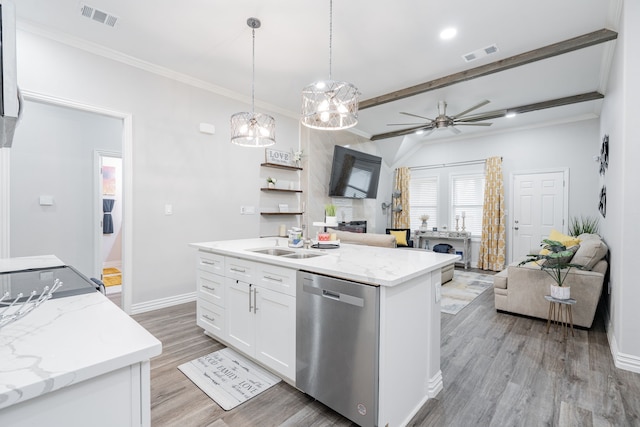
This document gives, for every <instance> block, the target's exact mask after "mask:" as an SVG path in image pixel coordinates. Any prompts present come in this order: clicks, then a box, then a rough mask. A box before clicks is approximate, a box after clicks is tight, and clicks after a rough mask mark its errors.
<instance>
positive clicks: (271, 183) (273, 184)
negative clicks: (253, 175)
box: [267, 177, 278, 188]
mask: <svg viewBox="0 0 640 427" xmlns="http://www.w3.org/2000/svg"><path fill="white" fill-rule="evenodd" d="M276 182H278V180H277V179H275V178H271V177H268V178H267V187H268V188H276Z"/></svg>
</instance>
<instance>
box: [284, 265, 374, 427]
mask: <svg viewBox="0 0 640 427" xmlns="http://www.w3.org/2000/svg"><path fill="white" fill-rule="evenodd" d="M296 320H297V323H296V387H298V388H299V389H300V390H302V391H304V392H305V393H306V394H308V395H310V396H312V397H313V398H315V399H316V400H318V401H320V402H322V403H323V404H325V405H327V406H328V407H330V408H331V409H333V410H334V411H336V412H338V413H340V414H342V415H344V416H345V417H347V418H349V419H350V420H351V421H353V422H355V423H357V424H359V425H361V426H376V425H377V421H378V420H377V418H378V343H379V336H380V289H379V288H378V287H376V286H369V285H364V284H361V283H355V282H350V281H347V280H341V279H336V278H333V277H327V276H321V275H317V274H312V273H307V272H303V271H299V272H298V277H297V293H296Z"/></svg>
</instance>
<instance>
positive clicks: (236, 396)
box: [178, 348, 280, 411]
mask: <svg viewBox="0 0 640 427" xmlns="http://www.w3.org/2000/svg"><path fill="white" fill-rule="evenodd" d="M178 369H180V371H182V373H183V374H185V375H186V376H187V378H189V379H190V380H191V381H193V383H194V384H195V385H197V386H198V387H199V388H200V390H202V391H203V392H205V394H206V395H207V396H209V397H210V398H212V399H213V400H215V401H216V403H217V404H218V405H220V407H221V408H222V409H224V410H225V411H228V410H230V409H233V408H235V407H236V406H238V405H240V404H241V403H244V402H246V401H247V400H249V399H251V398H252V397H256V396H257V395H258V394H260V393H262V392H263V391H265V390H267V389H268V388H269V387H271V386H274V385H276V384H278V383H279V382H280V378H278V377H276V376H275V375H273V374H272V373H270V372H268V371H266V370H265V369H262V368H261V367H260V366H257V365H256V364H254V363H252V362H251V361H249V360H247V359H246V358H244V357H242V356H241V355H239V354H238V353H236V352H235V351H233V350H231V349H230V348H224V349H222V350H218V351H216V352H214V353H211V354H207V355H206V356H202V357H199V358H198V359H195V360H192V361H191V362H187V363H184V364H182V365H180V366H178Z"/></svg>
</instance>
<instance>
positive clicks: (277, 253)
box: [251, 248, 295, 256]
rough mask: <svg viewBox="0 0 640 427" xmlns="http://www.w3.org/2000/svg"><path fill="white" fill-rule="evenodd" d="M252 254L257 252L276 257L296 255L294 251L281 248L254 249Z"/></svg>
mask: <svg viewBox="0 0 640 427" xmlns="http://www.w3.org/2000/svg"><path fill="white" fill-rule="evenodd" d="M251 252H256V253H259V254H265V255H275V256H283V255H294V254H295V252H294V251H290V250H287V249H280V248H266V249H252V250H251Z"/></svg>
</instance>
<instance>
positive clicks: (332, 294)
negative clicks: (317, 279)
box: [322, 289, 340, 301]
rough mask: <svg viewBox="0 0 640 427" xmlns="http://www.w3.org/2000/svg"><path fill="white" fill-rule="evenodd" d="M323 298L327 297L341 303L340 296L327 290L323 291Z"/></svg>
mask: <svg viewBox="0 0 640 427" xmlns="http://www.w3.org/2000/svg"><path fill="white" fill-rule="evenodd" d="M322 296H323V297H325V298H331V299H334V300H336V301H340V294H338V293H335V292H331V291H328V290H326V289H323V290H322Z"/></svg>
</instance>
